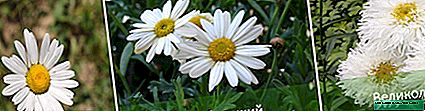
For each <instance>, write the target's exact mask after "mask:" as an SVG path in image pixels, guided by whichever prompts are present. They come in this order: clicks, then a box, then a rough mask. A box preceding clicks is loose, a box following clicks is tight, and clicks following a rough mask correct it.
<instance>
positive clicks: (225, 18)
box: [220, 11, 231, 38]
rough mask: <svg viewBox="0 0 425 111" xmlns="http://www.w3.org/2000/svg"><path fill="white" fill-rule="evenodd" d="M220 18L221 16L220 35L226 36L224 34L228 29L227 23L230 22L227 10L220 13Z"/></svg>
mask: <svg viewBox="0 0 425 111" xmlns="http://www.w3.org/2000/svg"><path fill="white" fill-rule="evenodd" d="M221 17H222V18H221V20H222V21H221V25H220V26H221V28H222V29H221V31H220V32H221V34H220V35H222V36H221V37H224V36H226V34H227V30H228V29H229V24H230V19H231V18H230V13H229V12H227V11H225V12H224V13H223V14H222V16H221ZM227 38H230V37H227Z"/></svg>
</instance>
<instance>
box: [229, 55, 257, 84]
mask: <svg viewBox="0 0 425 111" xmlns="http://www.w3.org/2000/svg"><path fill="white" fill-rule="evenodd" d="M229 63H230V64H231V65H232V66H233V68H234V69H235V71H236V74H237V75H238V77H239V79H241V80H242V82H244V83H246V84H251V81H252V77H251V74H250V72H249V70H248V69H247V68H246V67H244V66H242V65H241V64H239V63H238V62H236V61H235V60H233V59H230V60H229Z"/></svg>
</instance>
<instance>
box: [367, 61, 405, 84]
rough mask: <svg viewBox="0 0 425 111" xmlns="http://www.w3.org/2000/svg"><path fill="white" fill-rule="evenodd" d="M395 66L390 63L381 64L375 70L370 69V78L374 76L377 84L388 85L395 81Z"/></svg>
mask: <svg viewBox="0 0 425 111" xmlns="http://www.w3.org/2000/svg"><path fill="white" fill-rule="evenodd" d="M398 68H399V67H397V66H395V65H394V64H392V63H391V62H381V63H380V64H379V65H378V66H376V67H375V68H371V74H370V75H371V76H375V78H376V80H375V82H377V83H384V84H388V83H390V82H391V81H392V80H394V79H395V76H396V75H397V71H398Z"/></svg>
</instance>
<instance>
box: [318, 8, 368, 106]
mask: <svg viewBox="0 0 425 111" xmlns="http://www.w3.org/2000/svg"><path fill="white" fill-rule="evenodd" d="M366 2H367V0H310V6H311V11H312V15H311V16H312V19H313V21H312V22H313V27H314V36H315V40H316V41H315V46H316V50H317V57H318V70H319V75H320V91H321V96H322V100H323V108H324V111H347V110H356V111H357V110H373V108H371V107H365V106H360V105H356V104H354V99H352V98H350V97H346V96H344V95H343V94H342V90H341V88H339V87H338V86H337V85H336V82H337V78H336V75H337V74H338V72H336V70H337V69H338V65H339V64H340V63H341V62H340V61H342V60H346V59H347V55H348V52H349V49H350V48H353V47H356V44H355V43H357V42H358V41H359V40H358V35H357V31H356V29H357V28H358V27H359V26H358V25H357V23H358V22H359V20H360V18H361V15H360V11H361V10H362V9H363V4H364V3H366Z"/></svg>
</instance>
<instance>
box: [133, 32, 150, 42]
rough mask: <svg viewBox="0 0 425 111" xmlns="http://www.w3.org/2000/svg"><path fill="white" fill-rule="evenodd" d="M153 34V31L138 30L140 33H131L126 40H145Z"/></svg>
mask: <svg viewBox="0 0 425 111" xmlns="http://www.w3.org/2000/svg"><path fill="white" fill-rule="evenodd" d="M152 36H155V33H154V32H140V33H133V34H130V35H128V37H127V40H128V41H135V40H138V39H142V40H146V39H149V37H152Z"/></svg>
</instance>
